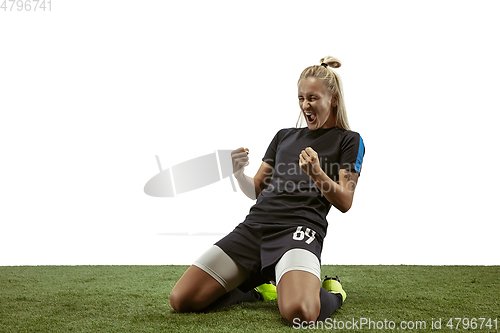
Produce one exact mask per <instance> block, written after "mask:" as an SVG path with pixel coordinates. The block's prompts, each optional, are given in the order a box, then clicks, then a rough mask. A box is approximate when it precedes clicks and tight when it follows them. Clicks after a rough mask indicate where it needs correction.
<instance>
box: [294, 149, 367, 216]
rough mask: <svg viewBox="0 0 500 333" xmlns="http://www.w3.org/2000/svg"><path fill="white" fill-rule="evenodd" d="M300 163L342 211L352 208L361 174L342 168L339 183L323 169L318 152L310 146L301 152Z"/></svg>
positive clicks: (327, 197) (333, 203) (330, 200)
mask: <svg viewBox="0 0 500 333" xmlns="http://www.w3.org/2000/svg"><path fill="white" fill-rule="evenodd" d="M299 165H300V168H301V169H302V170H303V171H304V172H305V173H307V174H308V175H309V177H311V179H312V180H313V181H314V183H315V184H316V186H317V187H318V189H319V190H320V191H321V193H323V195H324V196H325V198H326V199H327V200H328V201H329V202H330V203H331V204H332V205H333V206H335V207H336V208H337V209H338V210H340V211H341V212H342V213H345V212H347V211H348V210H349V209H350V208H351V205H352V200H353V198H354V190H355V189H356V184H357V183H358V177H359V174H358V173H357V172H350V171H348V170H346V169H340V170H339V183H338V184H337V183H336V182H334V181H333V180H332V179H331V178H330V177H328V175H327V174H326V173H325V172H324V171H323V169H321V166H320V164H319V158H318V154H317V153H316V152H315V151H314V150H313V149H312V148H310V147H307V148H306V149H304V150H303V151H302V152H301V153H300V156H299Z"/></svg>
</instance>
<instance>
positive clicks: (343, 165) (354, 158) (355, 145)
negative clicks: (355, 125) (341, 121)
mask: <svg viewBox="0 0 500 333" xmlns="http://www.w3.org/2000/svg"><path fill="white" fill-rule="evenodd" d="M364 156H365V144H364V142H363V139H362V138H361V135H359V134H358V133H356V132H353V131H345V132H344V135H343V136H342V142H341V143H340V169H346V170H348V171H351V172H357V173H359V174H360V173H361V166H362V164H363V157H364Z"/></svg>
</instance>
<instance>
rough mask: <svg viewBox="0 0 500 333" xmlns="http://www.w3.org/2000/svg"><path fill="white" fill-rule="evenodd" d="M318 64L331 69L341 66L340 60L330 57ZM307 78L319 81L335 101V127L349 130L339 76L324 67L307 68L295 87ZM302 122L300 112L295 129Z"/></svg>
mask: <svg viewBox="0 0 500 333" xmlns="http://www.w3.org/2000/svg"><path fill="white" fill-rule="evenodd" d="M319 62H320V64H327V65H328V67H332V68H339V67H340V66H341V65H342V64H341V62H340V60H338V59H337V58H334V57H331V56H326V57H324V58H321V60H320V61H319ZM308 77H315V78H317V79H319V80H321V81H322V82H323V84H324V85H325V87H326V88H327V89H328V90H329V91H330V92H331V93H332V95H333V97H335V98H336V99H337V106H336V107H334V108H333V111H334V112H335V111H336V112H335V114H334V116H335V118H336V120H337V126H338V127H340V128H343V129H346V130H350V129H351V128H350V127H349V121H348V120H347V113H346V110H345V104H344V91H343V88H342V81H341V80H340V76H339V75H338V74H337V73H336V72H335V71H334V70H333V69H330V68H327V67H326V66H323V65H313V66H309V67H307V68H306V69H304V70H303V71H302V74H300V77H299V81H298V82H297V85H298V84H299V82H300V80H302V79H305V78H308ZM302 120H304V114H303V113H302V112H300V115H299V119H297V123H296V124H295V127H298V125H299V121H300V125H302Z"/></svg>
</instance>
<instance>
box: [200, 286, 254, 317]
mask: <svg viewBox="0 0 500 333" xmlns="http://www.w3.org/2000/svg"><path fill="white" fill-rule="evenodd" d="M259 301H262V296H261V295H260V294H259V293H258V292H256V291H255V290H254V289H252V290H250V291H247V292H243V291H241V290H239V289H238V288H236V289H233V290H231V291H230V292H228V293H226V294H224V295H222V296H221V297H219V298H218V299H217V300H216V301H215V302H213V303H212V304H210V305H209V306H207V307H206V308H204V309H202V310H201V311H200V312H209V311H214V310H217V309H220V308H223V307H225V306H228V305H233V304H238V303H242V302H259Z"/></svg>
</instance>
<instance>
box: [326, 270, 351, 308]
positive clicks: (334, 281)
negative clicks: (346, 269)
mask: <svg viewBox="0 0 500 333" xmlns="http://www.w3.org/2000/svg"><path fill="white" fill-rule="evenodd" d="M321 287H323V288H325V289H326V291H328V292H329V293H331V294H340V295H342V303H344V302H345V299H346V298H347V295H346V293H345V291H344V289H342V285H341V284H340V279H339V277H338V276H335V277H328V276H326V275H325V279H324V280H323V283H322V284H321Z"/></svg>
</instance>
